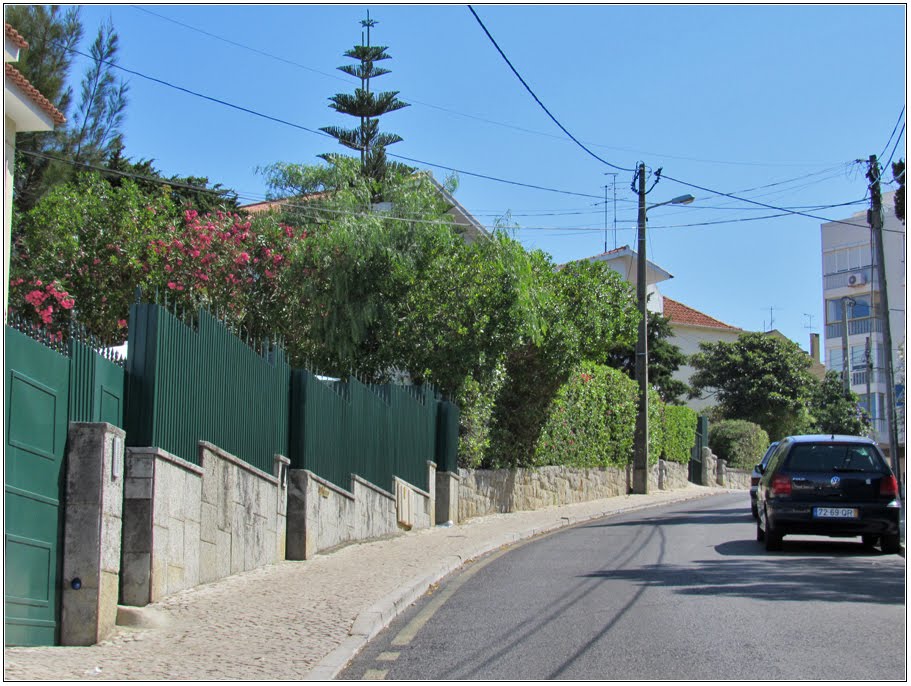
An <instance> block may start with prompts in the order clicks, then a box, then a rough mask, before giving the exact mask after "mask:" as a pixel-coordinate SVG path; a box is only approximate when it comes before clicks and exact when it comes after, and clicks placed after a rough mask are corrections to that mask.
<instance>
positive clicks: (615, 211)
mask: <svg viewBox="0 0 911 686" xmlns="http://www.w3.org/2000/svg"><path fill="white" fill-rule="evenodd" d="M604 175H605V176H612V177H614V178H613V186H614V250H616V249H617V173H616V172H605V173H604ZM604 252H607V186H605V187H604Z"/></svg>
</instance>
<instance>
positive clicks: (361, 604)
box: [4, 486, 747, 681]
mask: <svg viewBox="0 0 911 686" xmlns="http://www.w3.org/2000/svg"><path fill="white" fill-rule="evenodd" d="M724 492H728V491H727V489H723V488H705V487H700V486H690V487H689V488H686V489H682V490H678V491H665V492H658V493H653V494H649V495H633V496H619V497H616V498H609V499H605V500H597V501H592V502H588V503H579V504H575V505H569V506H565V507H560V508H550V509H547V510H538V511H535V512H517V513H510V514H498V515H490V516H487V517H479V518H477V519H472V520H469V521H468V522H465V523H464V524H460V525H457V526H452V527H448V528H444V527H435V528H433V529H427V530H422V531H414V532H410V533H407V534H402V535H398V536H394V537H392V538H388V539H384V540H378V541H371V542H369V543H359V544H354V545H349V546H347V547H344V548H341V549H338V550H336V551H334V552H329V553H326V554H323V555H318V556H317V557H316V558H314V559H312V560H306V561H301V562H290V561H287V562H281V563H278V564H274V565H270V566H268V567H265V568H262V569H258V570H254V571H251V572H246V573H243V574H239V575H236V576H233V577H229V578H227V579H222V580H219V581H216V582H213V583H210V584H205V585H202V586H197V587H195V588H192V589H188V590H186V591H182V592H180V593H177V594H175V595H173V596H170V597H168V598H166V599H165V600H163V601H161V602H158V603H154V604H152V605H149V606H147V607H146V608H143V609H142V610H141V611H139V614H140V615H141V616H142V617H144V618H145V621H146V623H148V622H149V621H152V620H153V619H154V620H155V622H156V625H155V626H154V627H149V628H133V627H123V626H118V627H117V631H116V632H115V633H114V635H113V636H111V638H109V639H108V640H106V641H104V642H102V643H100V644H98V645H96V646H91V647H87V648H81V647H80V648H75V647H47V648H6V649H4V680H42V681H60V680H79V681H87V680H117V681H124V680H292V679H293V680H299V679H307V678H309V679H329V678H331V677H332V676H334V675H335V673H337V672H338V671H339V669H340V668H341V667H342V666H343V665H344V662H346V661H347V660H348V659H350V657H352V656H353V654H354V652H355V651H356V650H357V649H358V647H359V646H360V645H362V644H363V642H364V641H366V640H368V639H369V638H370V637H371V636H372V635H374V634H375V633H376V632H377V631H379V630H380V629H381V628H383V626H385V625H386V624H388V623H389V622H390V621H391V620H392V619H393V617H394V615H395V614H397V613H398V612H399V611H401V610H402V609H404V607H407V605H408V604H409V603H411V602H412V601H413V600H415V599H416V598H417V597H419V596H420V595H421V594H422V593H424V592H425V591H426V590H427V589H428V587H429V586H430V584H432V583H434V582H435V581H437V580H439V579H440V578H442V576H444V575H445V574H446V573H448V572H449V571H452V570H453V569H455V568H457V567H458V566H459V565H460V564H462V563H463V562H464V561H467V560H469V559H471V558H473V557H477V556H478V555H481V554H483V553H485V552H488V551H490V550H494V549H496V548H499V547H500V546H503V545H507V544H509V543H512V542H515V541H518V540H521V539H523V538H527V537H529V536H532V535H535V534H536V533H542V532H544V531H549V530H553V529H556V528H560V527H563V526H567V525H570V524H574V523H578V522H581V521H585V520H588V519H592V518H595V517H599V516H603V515H609V514H614V513H617V512H622V511H629V510H630V509H638V508H641V507H648V506H651V505H657V504H661V503H667V502H675V501H680V500H686V499H691V498H699V497H704V496H706V495H711V494H714V493H724ZM744 507H747V500H746V493H744Z"/></svg>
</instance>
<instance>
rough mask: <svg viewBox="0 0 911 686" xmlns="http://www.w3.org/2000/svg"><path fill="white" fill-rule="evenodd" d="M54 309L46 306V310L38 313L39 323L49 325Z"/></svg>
mask: <svg viewBox="0 0 911 686" xmlns="http://www.w3.org/2000/svg"><path fill="white" fill-rule="evenodd" d="M53 313H54V308H53V307H51V306H50V305H48V306H47V307H46V308H44V309H43V310H41V311H40V312H38V314H40V315H41V321H43V322H44V323H45V324H50V323H51V319H52V318H53Z"/></svg>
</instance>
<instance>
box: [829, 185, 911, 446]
mask: <svg viewBox="0 0 911 686" xmlns="http://www.w3.org/2000/svg"><path fill="white" fill-rule="evenodd" d="M894 195H895V193H894V192H892V193H884V194H883V201H882V202H883V218H884V222H883V229H884V230H883V248H884V252H885V273H886V281H887V284H886V287H887V289H888V291H887V293H888V300H889V313H888V316H889V321H890V325H891V332H892V360H893V369H894V382H895V384H896V389H895V390H896V393H895V396H896V401H897V403H896V405H897V407H896V411H897V416H898V422H897V429H898V431H897V433H898V443H899V454H903V453H904V445H905V413H904V402H903V395H904V377H905V368H904V351H905V325H906V319H905V287H906V264H905V254H906V243H905V226H904V224H903V223H902V222H901V221H899V219H898V218H897V217H896V216H895V212H894V209H893V208H894V204H893V203H894ZM821 239H822V282H823V301H824V303H823V304H824V307H825V343H824V346H825V359H826V368H827V369H833V370H835V371H837V372H839V373H843V371H844V369H845V358H846V357H847V365H848V370H849V374H850V385H851V390H852V391H854V393H856V394H857V396H858V397H859V398H860V401H861V405H862V406H863V407H864V408H865V409H867V411H868V412H869V413H870V416H871V417H872V418H873V428H874V431H875V438H876V441H877V442H878V443H879V444H880V446H881V447H882V448H883V449H884V451H885V452H887V453H888V447H889V433H888V431H889V424H888V422H889V412H887V407H886V384H887V380H886V374H885V361H886V356H885V352H886V351H885V347H884V344H883V323H884V318H883V310H882V293H881V291H880V287H879V274H878V269H879V267H878V266H874V262H875V253H874V251H873V247H872V236H871V230H870V226H869V224H867V213H866V211H862V212H858V213H856V214H854V215H852V216H851V217H848V218H846V219H843V220H841V221H840V222H828V223H825V224H822V226H821ZM845 323H846V324H847V327H846V326H845ZM846 330H847V331H846ZM845 332H846V333H847V336H846V337H845ZM845 343H847V345H846V346H845ZM845 348H847V350H845ZM845 353H847V354H845Z"/></svg>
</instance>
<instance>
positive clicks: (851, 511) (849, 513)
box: [813, 507, 857, 519]
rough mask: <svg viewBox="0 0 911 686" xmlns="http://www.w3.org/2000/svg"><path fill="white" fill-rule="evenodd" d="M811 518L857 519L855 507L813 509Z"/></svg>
mask: <svg viewBox="0 0 911 686" xmlns="http://www.w3.org/2000/svg"><path fill="white" fill-rule="evenodd" d="M813 516H814V517H816V518H818V519H857V508H856V507H814V508H813Z"/></svg>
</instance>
